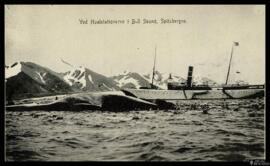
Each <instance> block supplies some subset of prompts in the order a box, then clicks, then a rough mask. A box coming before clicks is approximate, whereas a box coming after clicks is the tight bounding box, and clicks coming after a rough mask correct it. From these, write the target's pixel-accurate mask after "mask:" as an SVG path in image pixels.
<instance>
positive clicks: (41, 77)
mask: <svg viewBox="0 0 270 166" xmlns="http://www.w3.org/2000/svg"><path fill="white" fill-rule="evenodd" d="M36 73H37V75H38V76H39V79H40V81H41V82H42V83H43V84H45V83H46V81H45V80H44V78H43V76H41V74H40V73H39V72H37V71H36ZM42 75H44V74H42Z"/></svg>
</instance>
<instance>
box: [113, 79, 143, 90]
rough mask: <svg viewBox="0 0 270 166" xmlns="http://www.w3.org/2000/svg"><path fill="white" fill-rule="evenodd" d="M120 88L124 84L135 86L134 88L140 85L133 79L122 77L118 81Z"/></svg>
mask: <svg viewBox="0 0 270 166" xmlns="http://www.w3.org/2000/svg"><path fill="white" fill-rule="evenodd" d="M118 83H119V85H120V87H121V86H123V85H125V84H128V83H132V84H133V85H135V87H136V88H140V87H141V86H140V84H139V82H138V80H136V79H134V78H131V77H129V76H124V77H123V78H122V79H120V80H119V81H118Z"/></svg>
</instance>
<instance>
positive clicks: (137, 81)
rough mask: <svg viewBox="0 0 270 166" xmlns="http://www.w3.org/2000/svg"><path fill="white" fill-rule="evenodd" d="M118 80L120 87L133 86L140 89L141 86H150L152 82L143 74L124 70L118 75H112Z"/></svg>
mask: <svg viewBox="0 0 270 166" xmlns="http://www.w3.org/2000/svg"><path fill="white" fill-rule="evenodd" d="M111 78H112V79H113V80H114V81H116V82H117V85H118V86H119V87H120V88H133V89H139V88H140V87H148V88H150V82H149V81H148V80H147V79H146V78H145V77H144V76H142V75H140V74H138V73H135V72H124V73H123V74H119V75H117V76H112V77H111Z"/></svg>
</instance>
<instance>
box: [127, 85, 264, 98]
mask: <svg viewBox="0 0 270 166" xmlns="http://www.w3.org/2000/svg"><path fill="white" fill-rule="evenodd" d="M122 91H123V92H124V93H125V94H126V95H130V96H133V97H137V98H140V99H146V100H195V99H206V100H208V99H245V98H257V97H263V96H264V89H261V88H258V89H255V88H253V89H223V88H217V89H211V90H154V89H124V90H122Z"/></svg>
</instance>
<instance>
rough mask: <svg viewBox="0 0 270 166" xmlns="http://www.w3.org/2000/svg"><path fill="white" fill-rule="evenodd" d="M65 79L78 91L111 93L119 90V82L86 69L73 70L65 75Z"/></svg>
mask: <svg viewBox="0 0 270 166" xmlns="http://www.w3.org/2000/svg"><path fill="white" fill-rule="evenodd" d="M63 79H64V81H65V82H66V83H68V84H69V85H70V86H71V87H72V88H73V89H77V90H78V91H108V90H109V91H110V90H119V87H118V86H117V82H115V81H114V80H113V79H111V78H108V77H106V76H104V75H101V74H98V73H96V72H94V71H92V70H90V69H88V68H85V67H82V66H80V67H77V68H73V69H71V70H70V71H68V72H65V73H63Z"/></svg>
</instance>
